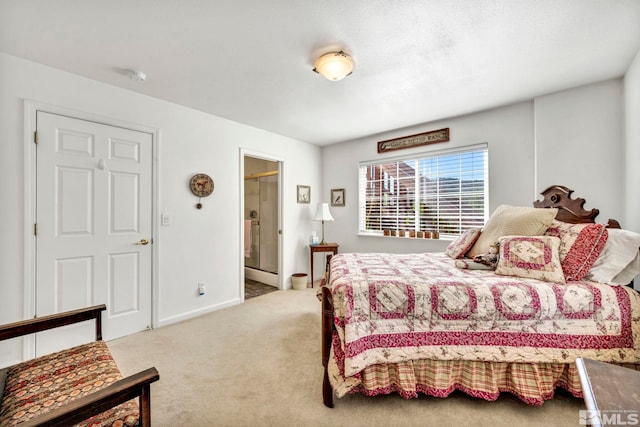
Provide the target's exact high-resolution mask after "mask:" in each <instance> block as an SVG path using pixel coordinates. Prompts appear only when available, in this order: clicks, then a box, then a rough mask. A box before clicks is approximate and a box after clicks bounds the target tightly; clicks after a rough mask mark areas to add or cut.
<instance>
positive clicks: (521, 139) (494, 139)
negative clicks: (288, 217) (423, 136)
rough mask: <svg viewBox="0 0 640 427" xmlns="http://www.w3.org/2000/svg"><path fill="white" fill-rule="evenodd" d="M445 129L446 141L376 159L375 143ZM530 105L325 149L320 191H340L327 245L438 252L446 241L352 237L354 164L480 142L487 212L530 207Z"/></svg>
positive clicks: (354, 229) (355, 216)
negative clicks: (484, 153) (484, 151)
mask: <svg viewBox="0 0 640 427" xmlns="http://www.w3.org/2000/svg"><path fill="white" fill-rule="evenodd" d="M445 127H448V128H449V129H450V141H449V142H446V143H439V144H433V145H429V146H426V147H418V148H412V149H407V150H402V152H398V151H396V152H391V153H384V154H378V153H377V141H381V140H386V139H391V138H397V137H401V136H405V135H411V134H415V133H420V132H425V131H429V130H435V129H441V128H445ZM533 138H534V132H533V103H532V102H523V103H518V104H515V105H510V106H507V107H503V108H497V109H494V110H490V111H485V112H481V113H477V114H471V115H467V116H461V117H455V118H451V119H448V120H441V121H438V122H431V123H426V124H423V125H420V126H413V127H410V128H406V129H401V130H396V131H393V132H387V133H384V134H380V135H376V136H373V137H368V138H361V139H358V140H354V141H348V142H344V143H340V144H334V145H331V146H328V147H325V148H324V150H323V152H322V156H323V162H322V163H323V170H322V175H323V189H324V192H325V193H326V194H327V197H328V193H329V191H330V189H331V188H345V193H346V194H345V200H346V204H345V206H344V207H332V208H331V212H332V214H333V216H334V218H335V221H334V222H330V223H327V224H326V225H325V229H326V234H327V235H329V236H330V237H329V239H330V240H332V241H337V242H338V243H339V244H340V247H341V251H342V252H355V251H362V252H404V253H410V252H425V251H426V252H429V251H442V250H444V248H446V246H447V245H448V243H449V241H447V240H444V239H443V240H439V241H437V240H424V239H423V240H418V239H403V238H393V237H375V236H361V235H358V234H357V233H358V162H361V161H368V160H376V159H384V158H387V157H394V156H398V155H399V154H402V155H404V154H411V153H422V152H432V151H437V150H443V149H450V148H455V147H463V146H468V145H473V144H478V143H483V142H486V143H488V146H489V183H490V191H489V206H490V210H491V211H492V210H493V209H495V207H497V206H498V205H500V204H502V203H511V204H525V205H529V204H531V202H532V201H533V198H534V194H535V188H534V181H533V174H534V169H533V164H534V162H533V160H534V139H533Z"/></svg>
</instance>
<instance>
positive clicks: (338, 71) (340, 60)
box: [313, 51, 355, 81]
mask: <svg viewBox="0 0 640 427" xmlns="http://www.w3.org/2000/svg"><path fill="white" fill-rule="evenodd" d="M314 65H315V68H314V69H313V71H315V72H317V73H319V74H321V75H322V76H324V77H325V78H327V79H328V80H332V81H338V80H342V79H344V78H345V77H346V76H348V75H349V74H351V73H352V72H353V67H354V66H355V63H354V62H353V59H352V58H351V57H350V56H349V55H347V54H346V53H344V52H343V51H340V52H329V53H325V54H324V55H322V56H321V57H320V58H318V59H316V63H315V64H314Z"/></svg>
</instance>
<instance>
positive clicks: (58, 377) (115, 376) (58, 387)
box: [0, 341, 138, 427]
mask: <svg viewBox="0 0 640 427" xmlns="http://www.w3.org/2000/svg"><path fill="white" fill-rule="evenodd" d="M120 379H122V374H121V373H120V370H119V369H118V367H117V365H116V363H115V361H114V360H113V357H112V356H111V353H110V352H109V349H108V347H107V345H106V344H105V343H104V341H95V342H92V343H89V344H84V345H81V346H78V347H74V348H71V349H67V350H63V351H60V352H58V353H53V354H49V355H46V356H42V357H38V358H36V359H32V360H28V361H25V362H22V363H20V364H17V365H15V366H12V367H10V368H9V370H8V371H7V376H6V381H5V386H4V394H3V396H2V402H1V404H0V426H3V427H4V426H15V425H19V424H20V423H23V422H25V421H27V420H30V419H32V418H35V417H37V416H38V415H41V414H44V413H46V412H49V411H51V410H54V409H57V408H59V407H61V406H63V405H65V404H66V403H68V402H71V401H72V400H75V399H77V398H80V397H83V396H86V395H89V394H91V393H94V392H96V391H98V390H100V389H102V388H105V387H107V386H109V385H110V384H112V383H114V382H115V381H118V380H120ZM137 422H138V399H132V400H130V401H128V402H125V403H123V404H122V405H119V406H117V407H115V408H112V409H110V410H109V411H106V412H104V413H102V414H99V415H96V416H94V417H91V418H89V419H87V420H85V421H83V422H82V423H79V424H77V425H78V426H113V427H120V426H133V425H136V423H137Z"/></svg>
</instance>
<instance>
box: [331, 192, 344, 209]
mask: <svg viewBox="0 0 640 427" xmlns="http://www.w3.org/2000/svg"><path fill="white" fill-rule="evenodd" d="M331 206H344V188H334V189H332V190H331Z"/></svg>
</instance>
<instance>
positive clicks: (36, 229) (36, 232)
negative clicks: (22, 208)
mask: <svg viewBox="0 0 640 427" xmlns="http://www.w3.org/2000/svg"><path fill="white" fill-rule="evenodd" d="M33 235H34V236H37V235H38V224H37V223H36V224H33Z"/></svg>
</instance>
